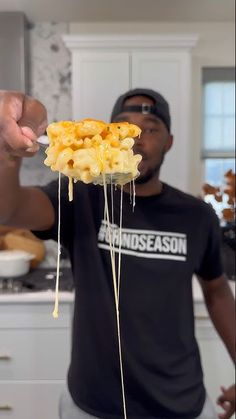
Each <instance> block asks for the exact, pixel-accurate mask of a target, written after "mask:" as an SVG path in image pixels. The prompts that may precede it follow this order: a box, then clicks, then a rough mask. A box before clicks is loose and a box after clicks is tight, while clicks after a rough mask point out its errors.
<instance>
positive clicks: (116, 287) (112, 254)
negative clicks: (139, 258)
mask: <svg viewBox="0 0 236 419" xmlns="http://www.w3.org/2000/svg"><path fill="white" fill-rule="evenodd" d="M103 189H104V200H105V211H106V219H107V226H108V237H109V247H110V258H111V268H112V280H113V290H114V298H115V308H116V324H117V338H118V348H119V362H120V377H121V389H122V402H123V411H124V418H125V419H127V410H126V399H125V386H124V372H123V360H122V347H121V333H120V315H119V286H120V284H118V281H117V274H116V266H115V252H114V247H113V239H112V233H111V224H110V216H109V208H108V199H107V185H106V179H105V176H103ZM122 194H123V189H122ZM120 253H121V250H120V249H119V254H120ZM119 259H120V255H119Z"/></svg>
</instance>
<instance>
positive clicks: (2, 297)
mask: <svg viewBox="0 0 236 419" xmlns="http://www.w3.org/2000/svg"><path fill="white" fill-rule="evenodd" d="M229 285H230V288H231V289H232V291H233V293H234V294H235V283H234V282H233V281H229ZM54 299H55V292H54V291H52V290H47V291H37V292H27V293H18V294H17V293H16V294H14V293H13V294H1V293H0V303H32V302H35V303H40V302H41V303H50V302H52V301H54ZM193 299H194V301H195V302H196V303H202V302H203V295H202V290H201V287H200V284H199V282H198V280H197V279H196V278H193ZM59 301H60V302H61V303H63V302H64V303H66V302H73V301H74V293H73V292H68V291H62V292H60V293H59Z"/></svg>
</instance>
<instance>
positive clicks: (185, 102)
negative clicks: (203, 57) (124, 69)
mask: <svg viewBox="0 0 236 419" xmlns="http://www.w3.org/2000/svg"><path fill="white" fill-rule="evenodd" d="M132 87H133V88H135V87H147V88H151V89H154V90H156V91H158V92H160V93H161V94H162V95H164V97H165V98H166V99H167V101H168V102H169V105H170V113H171V119H172V129H171V131H172V133H173V134H174V144H173V147H172V150H170V151H169V153H168V154H167V156H166V159H165V162H164V165H163V168H162V172H161V178H162V179H163V180H164V181H166V182H168V183H170V184H172V185H173V186H176V187H178V188H180V189H182V190H185V191H188V178H189V167H188V161H189V158H188V148H189V147H188V144H189V141H191V136H190V135H189V127H190V125H189V118H190V57H189V53H188V52H185V51H179V52H178V51H177V52H176V51H172V50H170V51H168V50H167V51H163V50H159V51H157V50H155V51H152V52H133V53H132Z"/></svg>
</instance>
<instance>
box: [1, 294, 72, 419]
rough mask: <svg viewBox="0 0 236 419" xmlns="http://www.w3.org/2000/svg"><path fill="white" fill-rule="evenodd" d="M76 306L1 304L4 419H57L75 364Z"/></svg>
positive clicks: (66, 304)
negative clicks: (71, 362) (73, 328)
mask: <svg viewBox="0 0 236 419" xmlns="http://www.w3.org/2000/svg"><path fill="white" fill-rule="evenodd" d="M72 306H73V305H72V303H71V302H66V303H63V302H62V303H61V304H60V315H59V318H58V319H54V318H53V317H52V314H51V313H52V303H40V302H37V303H28V304H27V303H24V302H22V303H15V302H14V303H12V304H11V303H7V304H5V303H3V304H2V301H1V304H0V419H58V402H59V397H60V394H61V392H62V391H63V388H64V387H65V384H66V375H67V370H68V366H69V360H70V347H71V318H72Z"/></svg>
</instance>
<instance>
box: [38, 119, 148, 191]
mask: <svg viewBox="0 0 236 419" xmlns="http://www.w3.org/2000/svg"><path fill="white" fill-rule="evenodd" d="M140 133H141V130H140V128H139V127H137V126H136V125H133V124H129V123H128V122H120V123H110V124H107V123H105V122H103V121H96V120H92V119H84V120H82V121H78V122H77V121H75V122H73V121H61V122H55V123H52V124H50V125H49V126H48V128H47V134H48V137H49V141H50V145H49V147H48V148H47V150H46V154H47V158H46V160H45V162H44V163H45V164H46V165H47V166H50V167H51V169H52V170H53V171H59V172H61V173H63V174H64V175H66V176H68V177H69V178H73V179H74V181H78V180H81V181H83V182H84V183H92V182H93V183H100V184H103V182H102V179H103V176H104V175H113V174H115V175H117V174H126V175H128V176H125V177H124V178H122V177H120V181H117V182H115V183H120V184H124V183H127V182H128V181H131V180H132V179H134V178H136V177H137V176H138V175H139V172H138V164H139V162H140V161H141V159H142V157H141V155H139V154H136V155H134V153H133V150H132V147H133V145H134V138H135V137H137V136H139V135H140ZM118 179H119V177H118ZM122 179H125V181H123V180H122Z"/></svg>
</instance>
